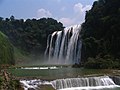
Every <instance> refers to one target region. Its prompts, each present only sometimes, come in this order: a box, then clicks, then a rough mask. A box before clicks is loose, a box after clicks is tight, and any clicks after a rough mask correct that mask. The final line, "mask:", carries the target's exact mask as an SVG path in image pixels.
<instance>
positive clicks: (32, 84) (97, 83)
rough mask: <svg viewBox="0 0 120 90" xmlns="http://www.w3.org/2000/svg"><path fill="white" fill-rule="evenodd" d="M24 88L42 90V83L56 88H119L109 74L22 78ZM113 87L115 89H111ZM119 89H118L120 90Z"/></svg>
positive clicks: (61, 89)
mask: <svg viewBox="0 0 120 90" xmlns="http://www.w3.org/2000/svg"><path fill="white" fill-rule="evenodd" d="M20 83H21V84H22V85H23V87H24V90H41V89H40V86H41V85H51V86H52V87H53V88H54V89H55V90H116V89H114V88H119V89H120V86H118V85H116V84H115V83H114V82H113V80H112V79H111V78H109V76H100V77H88V78H87V77H86V78H67V79H57V80H53V81H42V80H40V79H35V80H21V81H20ZM111 88H113V89H111ZM119 89H117V90H119Z"/></svg>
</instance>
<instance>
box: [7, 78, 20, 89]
mask: <svg viewBox="0 0 120 90" xmlns="http://www.w3.org/2000/svg"><path fill="white" fill-rule="evenodd" d="M19 88H20V82H19V80H10V82H9V86H8V89H9V90H17V89H19Z"/></svg>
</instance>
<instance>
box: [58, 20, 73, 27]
mask: <svg viewBox="0 0 120 90" xmlns="http://www.w3.org/2000/svg"><path fill="white" fill-rule="evenodd" d="M59 21H60V22H62V23H63V24H64V25H65V26H70V25H73V24H74V23H75V22H74V19H71V18H60V19H59Z"/></svg>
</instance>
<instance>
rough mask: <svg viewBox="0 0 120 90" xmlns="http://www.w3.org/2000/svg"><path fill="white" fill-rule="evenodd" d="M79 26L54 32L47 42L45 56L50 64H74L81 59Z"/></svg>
mask: <svg viewBox="0 0 120 90" xmlns="http://www.w3.org/2000/svg"><path fill="white" fill-rule="evenodd" d="M80 31H81V25H75V26H71V27H68V28H65V29H64V30H63V31H56V32H54V33H53V34H52V35H51V36H49V37H48V40H47V48H46V51H45V55H48V62H49V63H50V64H75V63H79V62H80V59H81V46H82V42H81V39H80Z"/></svg>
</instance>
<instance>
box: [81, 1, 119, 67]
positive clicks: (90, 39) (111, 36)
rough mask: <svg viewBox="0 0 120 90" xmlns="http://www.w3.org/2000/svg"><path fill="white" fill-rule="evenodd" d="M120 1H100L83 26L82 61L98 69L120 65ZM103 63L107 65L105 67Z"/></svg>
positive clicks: (87, 14)
mask: <svg viewBox="0 0 120 90" xmlns="http://www.w3.org/2000/svg"><path fill="white" fill-rule="evenodd" d="M119 26H120V1H119V0H98V1H95V2H94V4H93V6H92V9H91V10H89V11H87V12H86V17H85V23H83V25H82V38H83V48H82V60H83V63H84V62H88V64H87V65H88V67H89V65H90V64H89V63H92V64H93V66H90V67H96V68H116V67H119V65H120V28H119ZM103 63H104V64H105V65H103Z"/></svg>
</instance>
